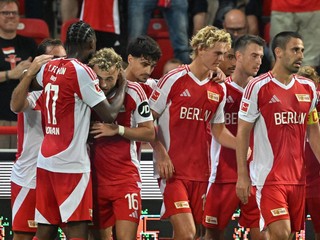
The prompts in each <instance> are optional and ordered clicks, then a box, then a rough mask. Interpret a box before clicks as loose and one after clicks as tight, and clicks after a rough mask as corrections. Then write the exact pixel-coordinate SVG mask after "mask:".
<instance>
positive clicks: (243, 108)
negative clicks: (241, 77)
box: [240, 101, 250, 114]
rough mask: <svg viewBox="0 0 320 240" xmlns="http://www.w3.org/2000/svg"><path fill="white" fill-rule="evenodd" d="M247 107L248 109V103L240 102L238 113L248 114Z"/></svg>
mask: <svg viewBox="0 0 320 240" xmlns="http://www.w3.org/2000/svg"><path fill="white" fill-rule="evenodd" d="M249 107H250V103H247V102H243V101H242V102H241V106H240V111H241V112H242V113H244V114H248V111H249Z"/></svg>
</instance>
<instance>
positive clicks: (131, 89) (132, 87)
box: [127, 81, 147, 101]
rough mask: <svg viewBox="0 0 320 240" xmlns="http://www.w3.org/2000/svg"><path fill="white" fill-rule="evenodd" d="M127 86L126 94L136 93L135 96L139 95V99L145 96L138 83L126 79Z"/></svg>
mask: <svg viewBox="0 0 320 240" xmlns="http://www.w3.org/2000/svg"><path fill="white" fill-rule="evenodd" d="M127 86H128V87H127V93H128V94H130V95H131V94H136V95H137V96H139V98H140V100H141V101H142V100H144V99H146V98H147V96H146V93H145V91H144V89H143V88H142V86H141V84H140V83H137V82H131V81H128V85H127Z"/></svg>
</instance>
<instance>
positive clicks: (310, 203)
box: [306, 197, 320, 233]
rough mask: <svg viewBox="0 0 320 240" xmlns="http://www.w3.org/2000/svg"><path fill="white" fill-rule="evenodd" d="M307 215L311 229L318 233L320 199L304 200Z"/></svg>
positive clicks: (319, 229)
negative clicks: (310, 222)
mask: <svg viewBox="0 0 320 240" xmlns="http://www.w3.org/2000/svg"><path fill="white" fill-rule="evenodd" d="M306 206H307V209H306V210H307V213H309V214H310V216H311V220H312V223H313V228H314V230H315V232H316V233H320V214H319V213H320V197H317V198H316V197H314V198H306Z"/></svg>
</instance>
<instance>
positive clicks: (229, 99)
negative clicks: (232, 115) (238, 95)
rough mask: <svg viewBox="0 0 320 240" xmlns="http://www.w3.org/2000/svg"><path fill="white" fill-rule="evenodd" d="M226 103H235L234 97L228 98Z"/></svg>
mask: <svg viewBox="0 0 320 240" xmlns="http://www.w3.org/2000/svg"><path fill="white" fill-rule="evenodd" d="M226 101H227V103H234V100H233V98H232V96H228V97H227V99H226Z"/></svg>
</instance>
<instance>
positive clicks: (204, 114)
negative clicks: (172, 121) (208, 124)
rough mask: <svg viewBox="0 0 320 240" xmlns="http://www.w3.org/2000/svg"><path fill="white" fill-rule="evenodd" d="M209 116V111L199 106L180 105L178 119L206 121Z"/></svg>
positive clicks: (210, 114)
mask: <svg viewBox="0 0 320 240" xmlns="http://www.w3.org/2000/svg"><path fill="white" fill-rule="evenodd" d="M211 116H212V112H211V111H209V110H205V111H203V110H202V109H201V108H191V107H189V108H187V107H181V109H180V119H187V120H197V121H208V120H209V119H210V117H211Z"/></svg>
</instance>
